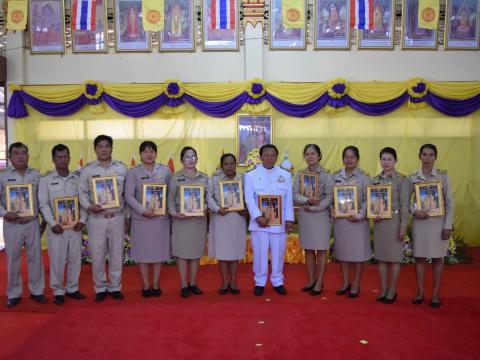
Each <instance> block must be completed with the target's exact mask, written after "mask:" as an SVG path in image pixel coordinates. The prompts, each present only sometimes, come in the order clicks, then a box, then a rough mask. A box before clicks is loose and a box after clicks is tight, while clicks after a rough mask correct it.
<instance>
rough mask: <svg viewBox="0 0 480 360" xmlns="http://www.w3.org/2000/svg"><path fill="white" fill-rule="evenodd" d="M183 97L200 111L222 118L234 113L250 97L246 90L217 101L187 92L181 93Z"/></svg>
mask: <svg viewBox="0 0 480 360" xmlns="http://www.w3.org/2000/svg"><path fill="white" fill-rule="evenodd" d="M183 98H184V99H185V100H186V101H187V102H188V103H189V104H190V105H192V106H193V107H194V108H195V109H197V110H200V111H201V112H202V113H204V114H207V115H208V116H212V117H219V118H224V117H228V116H231V115H233V114H235V113H236V112H237V110H239V109H240V108H241V107H242V105H243V104H244V103H245V102H246V101H247V99H251V97H250V96H249V95H248V94H247V93H246V92H242V93H241V94H240V95H238V96H237V97H234V98H233V99H230V100H226V101H218V102H208V101H203V100H200V99H197V98H194V97H193V96H190V95H188V94H185V95H183Z"/></svg>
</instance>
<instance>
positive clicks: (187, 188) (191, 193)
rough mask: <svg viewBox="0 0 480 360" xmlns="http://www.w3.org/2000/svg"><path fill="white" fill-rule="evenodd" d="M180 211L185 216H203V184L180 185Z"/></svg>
mask: <svg viewBox="0 0 480 360" xmlns="http://www.w3.org/2000/svg"><path fill="white" fill-rule="evenodd" d="M179 191H180V213H182V214H183V215H185V216H205V186H203V185H182V186H180V190H179Z"/></svg>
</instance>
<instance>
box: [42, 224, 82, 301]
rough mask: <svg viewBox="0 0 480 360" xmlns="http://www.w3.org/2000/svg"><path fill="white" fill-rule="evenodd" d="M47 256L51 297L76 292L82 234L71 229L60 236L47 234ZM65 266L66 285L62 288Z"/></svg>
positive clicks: (50, 231) (80, 259) (51, 233)
mask: <svg viewBox="0 0 480 360" xmlns="http://www.w3.org/2000/svg"><path fill="white" fill-rule="evenodd" d="M47 246H48V256H49V259H50V288H51V289H52V291H53V295H55V296H56V295H65V291H66V292H68V293H70V294H71V293H74V292H75V291H77V290H78V278H79V277H80V268H81V266H82V232H81V231H73V230H71V229H68V230H64V231H63V233H62V234H54V233H53V232H52V230H51V229H50V228H49V229H48V233H47ZM65 265H67V283H66V285H65V286H64V285H63V284H64V278H65Z"/></svg>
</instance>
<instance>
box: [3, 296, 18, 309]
mask: <svg viewBox="0 0 480 360" xmlns="http://www.w3.org/2000/svg"><path fill="white" fill-rule="evenodd" d="M21 302H22V298H21V297H18V298H10V299H7V303H6V305H7V307H9V308H13V307H15V306H17V305H18V304H20V303H21Z"/></svg>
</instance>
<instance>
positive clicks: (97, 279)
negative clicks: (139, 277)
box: [87, 212, 125, 293]
mask: <svg viewBox="0 0 480 360" xmlns="http://www.w3.org/2000/svg"><path fill="white" fill-rule="evenodd" d="M87 230H88V242H89V246H90V254H91V256H92V275H93V287H94V289H95V292H96V293H99V292H104V291H108V292H113V291H120V290H121V289H122V266H123V259H122V256H123V247H124V242H125V235H124V215H123V212H122V213H121V214H116V215H115V216H114V217H111V218H105V217H104V216H103V215H101V214H100V215H92V214H89V216H88V221H87ZM107 255H108V277H109V282H107V274H106V272H105V258H106V256H107Z"/></svg>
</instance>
